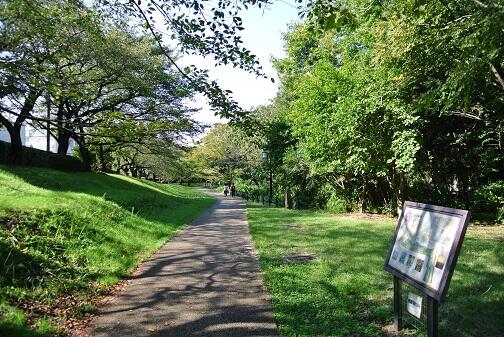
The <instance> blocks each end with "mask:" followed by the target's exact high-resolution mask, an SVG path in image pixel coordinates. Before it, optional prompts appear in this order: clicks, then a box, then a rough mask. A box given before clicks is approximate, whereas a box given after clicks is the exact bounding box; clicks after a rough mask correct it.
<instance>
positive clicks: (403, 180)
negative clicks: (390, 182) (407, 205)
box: [397, 172, 406, 214]
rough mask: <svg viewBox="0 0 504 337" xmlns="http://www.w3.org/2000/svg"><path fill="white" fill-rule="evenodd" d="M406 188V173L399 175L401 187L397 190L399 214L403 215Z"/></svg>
mask: <svg viewBox="0 0 504 337" xmlns="http://www.w3.org/2000/svg"><path fill="white" fill-rule="evenodd" d="M405 187H406V176H405V175H404V172H400V173H399V187H398V189H397V213H398V214H401V212H402V208H403V205H404V201H405V196H404V189H405Z"/></svg>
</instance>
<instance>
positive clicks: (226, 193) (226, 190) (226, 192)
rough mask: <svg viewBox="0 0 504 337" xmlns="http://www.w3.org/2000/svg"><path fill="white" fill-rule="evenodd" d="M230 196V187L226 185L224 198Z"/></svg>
mask: <svg viewBox="0 0 504 337" xmlns="http://www.w3.org/2000/svg"><path fill="white" fill-rule="evenodd" d="M228 194H229V187H228V185H224V196H225V197H227V196H228Z"/></svg>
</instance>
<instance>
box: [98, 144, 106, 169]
mask: <svg viewBox="0 0 504 337" xmlns="http://www.w3.org/2000/svg"><path fill="white" fill-rule="evenodd" d="M98 157H99V158H100V171H101V172H107V164H106V163H105V153H104V151H103V144H100V145H99V146H98Z"/></svg>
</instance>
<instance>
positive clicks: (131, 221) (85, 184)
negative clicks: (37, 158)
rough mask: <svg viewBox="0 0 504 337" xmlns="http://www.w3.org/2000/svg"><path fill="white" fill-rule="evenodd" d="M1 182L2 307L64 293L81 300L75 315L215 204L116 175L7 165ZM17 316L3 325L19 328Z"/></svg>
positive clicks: (188, 193) (53, 298) (42, 301)
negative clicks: (98, 294)
mask: <svg viewBox="0 0 504 337" xmlns="http://www.w3.org/2000/svg"><path fill="white" fill-rule="evenodd" d="M0 181H1V184H0V261H1V264H0V269H1V272H0V275H2V278H1V279H0V302H1V303H4V304H2V305H4V307H5V305H6V303H8V302H10V303H13V302H14V303H19V301H21V302H27V303H31V302H33V301H39V303H40V304H47V305H51V304H52V303H55V301H56V300H57V299H58V297H60V296H62V295H63V294H65V296H74V297H75V298H76V299H78V301H79V303H82V304H81V305H80V306H78V307H74V308H70V309H71V311H70V312H69V313H68V314H69V315H74V316H75V317H77V316H81V315H83V314H84V313H85V312H89V311H90V310H91V311H92V310H93V308H92V307H91V306H89V304H87V301H88V300H89V297H88V296H90V295H92V294H93V293H94V292H97V291H98V292H99V291H101V290H104V289H106V288H107V287H108V286H110V285H112V284H114V283H116V282H118V281H119V280H120V279H121V278H122V277H123V276H125V275H126V274H128V273H129V272H131V271H132V270H133V268H134V267H135V266H136V265H137V264H138V263H139V262H140V261H142V260H144V259H146V258H147V257H148V256H149V255H151V254H152V253H153V252H154V251H156V250H157V249H158V248H159V247H160V246H161V245H162V244H163V243H164V242H165V241H166V240H168V239H170V238H171V237H172V236H173V235H174V234H175V232H176V231H177V230H178V229H180V228H181V227H183V226H184V225H186V224H188V223H189V222H190V221H192V220H193V219H194V218H195V217H196V216H197V215H198V214H199V213H201V212H202V211H203V210H204V209H206V208H207V207H208V206H210V204H211V203H212V200H211V199H209V198H208V197H205V196H203V195H201V194H200V193H198V192H196V191H195V190H192V189H188V188H184V187H181V186H177V185H162V184H158V183H154V182H149V181H145V180H137V179H133V178H128V177H124V176H119V175H104V174H92V173H75V172H73V173H66V172H62V171H54V170H50V169H38V168H37V169H35V168H26V167H15V168H11V167H4V166H2V167H0ZM90 285H94V286H93V287H92V288H89V289H88V287H89V286H90ZM5 310H7V311H8V310H11V309H5ZM12 310H13V309H12ZM2 311H4V310H3V309H2ZM14 311H15V312H18V311H16V310H14ZM4 312H5V311H4ZM25 314H26V315H31V314H30V312H26V313H25ZM0 316H1V315H0ZM18 316H19V315H18V314H12V315H11V316H9V317H10V318H6V320H7V321H3V323H1V324H4V325H3V326H4V327H6V326H9V324H11V323H12V324H14V325H16V326H17V327H18V328H19V327H22V326H23V325H24V324H25V323H23V322H22V321H20V319H18V318H19V317H21V316H19V317H18ZM16 317H18V318H16ZM30 318H32V317H31V316H30ZM52 318H54V317H51V316H48V317H47V319H52ZM14 321H16V322H17V323H15V322H14ZM6 322H7V323H6ZM9 322H11V323H9ZM13 322H14V323H13ZM5 329H7V328H5ZM16 329H17V328H16ZM48 329H50V328H49V326H48V325H47V324H46V323H44V322H42V323H40V324H39V330H44V331H48ZM5 331H10V330H8V329H7V330H5ZM2 332H3V331H2Z"/></svg>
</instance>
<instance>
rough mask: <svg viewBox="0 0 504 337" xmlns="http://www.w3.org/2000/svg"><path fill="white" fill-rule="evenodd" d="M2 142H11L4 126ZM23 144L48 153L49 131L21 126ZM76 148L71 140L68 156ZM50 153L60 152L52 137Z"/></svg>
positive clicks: (2, 128)
mask: <svg viewBox="0 0 504 337" xmlns="http://www.w3.org/2000/svg"><path fill="white" fill-rule="evenodd" d="M0 140H1V141H4V142H7V143H10V141H11V140H10V135H9V132H7V129H6V128H4V127H2V126H0ZM21 143H22V144H23V146H26V147H31V148H34V149H39V150H43V151H46V150H47V130H44V129H37V128H35V127H33V126H31V125H27V124H24V125H23V126H21ZM75 146H76V143H75V141H74V140H73V139H71V138H70V146H69V147H68V151H67V154H71V153H72V150H73V149H74V147H75ZM49 151H50V152H53V153H57V152H58V142H57V141H56V139H54V138H53V137H52V136H51V137H49Z"/></svg>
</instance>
